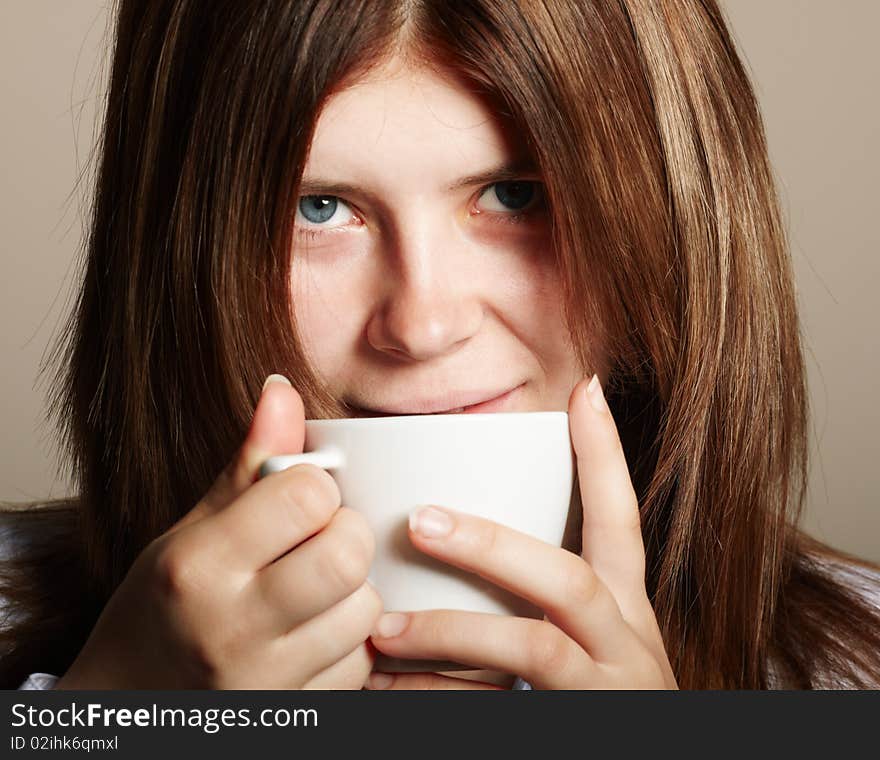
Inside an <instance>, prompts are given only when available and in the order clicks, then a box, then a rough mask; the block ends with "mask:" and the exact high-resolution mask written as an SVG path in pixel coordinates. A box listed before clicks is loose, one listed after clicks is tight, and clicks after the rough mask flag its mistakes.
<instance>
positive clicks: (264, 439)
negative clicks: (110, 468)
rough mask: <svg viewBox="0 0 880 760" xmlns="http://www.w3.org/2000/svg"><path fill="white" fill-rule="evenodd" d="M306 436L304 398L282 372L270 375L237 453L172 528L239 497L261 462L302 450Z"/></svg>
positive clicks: (192, 520)
mask: <svg viewBox="0 0 880 760" xmlns="http://www.w3.org/2000/svg"><path fill="white" fill-rule="evenodd" d="M304 440H305V413H304V411H303V403H302V398H301V397H300V395H299V393H297V392H296V390H294V388H293V387H291V385H290V381H289V380H288V379H287V378H286V377H283V376H282V375H269V377H268V378H266V382H265V383H264V384H263V390H262V393H261V395H260V399H259V401H258V402H257V407H256V409H255V410H254V416H253V419H252V420H251V426H250V428H249V429H248V432H247V435H246V436H245V439H244V442H243V443H242V445H241V447H240V448H239V450H238V451H237V452H236V454H235V456H234V457H233V458H232V460H231V461H230V462H229V464H228V465H227V466H226V467H225V468H224V469H223V471H222V472H221V473H220V475H219V476H218V477H217V480H216V481H214V484H213V485H212V486H211V488H210V489H209V491H208V493H207V494H205V496H204V497H203V498H202V499H201V500H200V501H199V503H198V504H197V505H196V506H195V507H194V508H193V509H192V510H190V512H188V513H187V514H186V515H184V517H183V518H181V519H180V520H179V521H178V522H177V523H175V525H174V526H173V528H172V530H177V529H179V528H181V527H183V526H185V525H189V524H191V523H192V522H195V521H197V520H200V519H201V518H203V517H206V516H208V515H210V514H214V513H216V512H218V511H219V510H221V509H223V508H224V507H225V506H227V505H228V504H229V503H231V502H232V501H233V500H235V499H236V498H238V496H240V495H241V494H242V493H243V492H244V491H245V489H246V488H248V486H250V485H251V484H252V483H253V482H254V481H255V480H256V477H257V473H258V472H259V467H260V465H261V464H262V463H263V462H264V461H265V460H266V459H267V458H268V457H270V456H273V455H276V454H299V453H300V452H302V449H303V442H304Z"/></svg>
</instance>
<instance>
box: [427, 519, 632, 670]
mask: <svg viewBox="0 0 880 760" xmlns="http://www.w3.org/2000/svg"><path fill="white" fill-rule="evenodd" d="M410 540H411V541H412V543H413V544H414V545H415V546H416V547H417V548H418V549H420V550H421V551H423V552H425V553H426V554H429V555H431V556H432V557H436V558H437V559H441V560H443V561H444V562H448V563H449V564H451V565H455V566H456V567H460V568H462V569H464V570H468V571H470V572H472V573H476V574H477V575H479V576H481V577H482V578H485V579H486V580H487V581H490V582H491V583H493V584H495V585H496V586H501V587H502V588H506V589H507V590H508V591H511V592H513V593H514V594H516V595H517V596H520V597H522V598H523V599H527V600H528V601H530V602H532V604H534V605H536V606H538V607H540V608H541V609H542V610H543V611H544V613H545V614H546V615H547V618H548V619H549V620H550V621H551V622H552V623H553V624H554V625H556V626H558V627H559V628H561V629H562V630H563V631H565V632H566V633H567V634H568V635H569V636H571V637H572V638H573V639H574V640H575V641H577V642H578V643H579V644H580V645H581V646H583V647H584V648H585V649H586V650H587V651H588V652H589V653H590V654H591V655H592V656H593V657H594V658H596V659H597V660H600V661H602V662H614V661H617V660H619V659H620V657H621V656H622V653H623V652H626V651H627V647H628V646H629V645H630V637H631V635H632V634H631V631H630V630H629V627H628V626H627V625H626V623H625V621H624V620H623V617H622V616H621V614H620V610H619V609H618V607H617V602H616V601H615V599H614V597H613V596H612V595H611V592H610V591H609V590H608V589H607V587H606V586H605V584H604V583H602V580H601V579H600V578H599V577H598V576H597V575H596V573H594V572H593V570H592V569H591V568H590V566H589V565H588V564H587V563H586V562H584V561H583V559H581V558H580V557H578V556H577V555H576V554H572V553H571V552H569V551H566V550H565V549H561V548H560V547H558V546H552V545H551V544H548V543H546V542H544V541H541V540H539V539H537V538H534V537H533V536H529V535H526V534H525V533H521V532H519V531H516V530H513V529H512V528H508V527H507V526H504V525H499V524H498V523H495V522H492V521H491V520H486V519H484V518H481V517H475V516H474V515H469V514H465V513H463V512H455V511H453V510H451V509H447V508H440V507H428V508H423V509H421V510H419V511H417V512H415V513H413V515H411V517H410ZM518 675H522V674H521V673H520V674H518Z"/></svg>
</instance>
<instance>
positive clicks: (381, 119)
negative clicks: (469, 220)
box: [306, 60, 525, 177]
mask: <svg viewBox="0 0 880 760" xmlns="http://www.w3.org/2000/svg"><path fill="white" fill-rule="evenodd" d="M524 147H525V146H524V143H523V141H522V139H521V136H520V135H519V134H518V133H517V130H516V129H515V127H514V126H513V125H512V124H511V123H510V121H509V120H506V119H503V118H502V117H501V116H500V115H499V114H498V111H497V109H495V108H494V107H493V105H492V103H491V102H490V101H489V99H488V98H486V97H485V96H483V95H480V94H478V93H476V92H475V91H474V89H473V87H472V86H470V85H469V83H468V82H467V80H466V79H465V78H464V77H462V76H460V75H457V74H455V73H454V72H448V73H444V74H440V73H437V72H435V71H433V70H430V69H426V68H421V67H419V68H416V67H413V66H411V65H409V64H403V63H400V62H398V61H396V60H392V61H391V62H388V63H385V64H383V65H382V66H381V67H379V68H377V69H373V70H372V71H371V72H370V73H369V74H368V75H367V76H365V77H363V78H361V79H359V80H357V81H355V82H354V83H353V84H349V85H348V86H346V87H345V88H344V89H341V90H339V91H338V92H336V93H334V94H333V95H331V96H330V98H329V99H328V100H327V102H326V104H325V106H324V108H323V109H322V111H321V113H320V115H319V117H318V122H317V124H316V127H315V132H314V136H313V138H312V143H311V146H310V151H309V159H308V165H309V166H310V167H316V168H319V170H320V173H321V174H322V175H325V174H328V173H331V172H351V171H357V170H358V169H361V170H367V169H370V168H373V169H375V168H377V167H378V166H380V165H384V166H385V167H387V168H391V167H393V168H394V171H400V170H401V168H402V167H411V164H412V163H413V162H417V164H418V165H417V167H416V168H418V169H420V171H421V172H422V173H423V174H428V173H436V175H437V176H438V177H441V176H443V175H446V174H449V175H453V174H456V172H457V171H458V170H459V169H461V168H465V169H467V168H473V165H474V163H475V162H479V164H480V165H481V166H482V165H484V164H487V163H492V162H493V160H494V161H500V160H505V159H509V158H514V157H516V158H519V157H524V156H525V149H524ZM306 173H308V171H307V172H306Z"/></svg>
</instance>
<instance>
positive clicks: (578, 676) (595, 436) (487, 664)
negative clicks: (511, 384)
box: [370, 378, 677, 689]
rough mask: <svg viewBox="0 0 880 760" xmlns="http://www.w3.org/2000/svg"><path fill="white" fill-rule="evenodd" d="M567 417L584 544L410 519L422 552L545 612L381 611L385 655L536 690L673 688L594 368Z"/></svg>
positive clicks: (398, 685) (466, 685)
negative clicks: (495, 674) (449, 664)
mask: <svg viewBox="0 0 880 760" xmlns="http://www.w3.org/2000/svg"><path fill="white" fill-rule="evenodd" d="M569 425H570V428H571V437H572V444H573V447H574V450H575V454H576V456H577V470H578V479H579V481H580V494H581V502H582V505H583V532H582V536H583V539H582V554H581V556H580V557H578V556H577V555H575V554H573V553H572V552H569V551H567V550H565V549H562V548H559V547H555V546H551V545H550V544H547V543H545V542H543V541H540V540H538V539H535V538H532V537H530V536H527V535H525V534H523V533H520V532H518V531H515V530H512V529H510V528H507V527H504V526H502V525H499V524H498V523H495V522H491V521H489V520H484V519H482V518H477V517H473V516H470V515H466V514H463V513H460V512H455V511H453V510H450V509H446V508H442V509H441V508H435V507H429V508H425V509H422V510H420V511H419V512H417V513H416V514H415V515H414V516H413V518H412V519H411V524H410V540H411V541H412V543H413V544H414V545H415V546H416V547H418V548H419V549H420V550H421V551H423V552H424V553H425V554H429V555H430V556H432V557H436V558H437V559H440V560H442V561H444V562H448V563H449V564H451V565H456V566H457V567H460V568H462V569H464V570H468V571H470V572H473V573H476V574H478V575H480V576H482V577H483V578H485V579H486V580H489V581H491V582H492V583H494V584H496V585H498V586H501V587H503V588H506V589H508V590H509V591H512V592H513V593H515V594H517V595H518V596H521V597H523V598H524V599H527V600H529V601H531V602H532V603H533V604H535V605H536V606H538V607H539V608H540V609H542V610H543V611H544V613H545V618H544V619H543V620H536V619H531V618H517V617H509V616H505V615H491V614H483V613H475V612H463V611H456V610H426V611H423V612H410V613H400V612H389V613H386V614H385V615H383V616H382V618H380V620H379V622H378V623H377V625H376V629H375V631H374V632H373V636H372V642H373V645H374V646H375V647H376V648H377V649H378V650H379V651H381V652H384V653H385V654H387V655H390V656H392V657H403V658H417V659H428V660H451V661H453V662H458V663H461V664H462V665H469V666H472V667H473V668H479V669H489V670H495V671H501V672H503V673H511V674H517V675H519V676H520V677H522V678H524V679H525V680H526V681H528V682H529V683H530V684H531V685H532V686H533V687H534V688H536V689H675V688H677V684H676V681H675V676H674V674H673V672H672V668H671V667H670V665H669V658H668V657H667V655H666V650H665V647H664V645H663V640H662V638H661V635H660V629H659V626H658V625H657V618H656V616H655V615H654V610H653V609H652V607H651V603H650V601H649V600H648V595H647V591H646V590H645V549H644V544H643V543H642V533H641V527H640V520H639V509H638V501H637V499H636V495H635V491H634V489H633V486H632V482H631V480H630V477H629V470H628V469H627V465H626V460H625V458H624V454H623V448H622V447H621V444H620V438H619V437H618V434H617V427H616V425H615V424H614V419H613V418H612V416H611V413H610V412H609V411H608V407H607V405H606V404H605V400H604V396H603V394H602V389H601V387H600V385H599V381H598V378H597V379H595V380H594V382H592V383H591V384H590V385H589V386H588V384H587V382H586V381H585V380H584V381H581V382H580V383H578V384H577V385H576V386H575V388H574V390H573V391H572V393H571V397H570V399H569ZM370 687H371V688H393V689H473V688H497V687H495V686H492V685H490V684H482V683H478V682H474V681H467V680H464V679H459V678H452V677H448V676H444V675H439V674H421V673H420V674H395V675H394V676H391V680H390V681H389V677H388V676H386V675H385V674H374V675H373V677H372V678H371V681H370Z"/></svg>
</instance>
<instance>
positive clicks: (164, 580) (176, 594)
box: [154, 542, 202, 600]
mask: <svg viewBox="0 0 880 760" xmlns="http://www.w3.org/2000/svg"><path fill="white" fill-rule="evenodd" d="M154 567H155V572H154V579H155V581H156V584H157V586H158V591H159V593H160V594H161V595H162V596H163V597H164V598H166V599H170V600H180V599H183V598H186V597H188V596H190V595H191V594H192V593H193V591H194V590H195V589H196V588H198V586H199V582H198V579H199V578H200V577H201V575H202V573H201V570H200V569H199V568H198V566H197V563H196V562H195V561H194V559H193V557H192V555H191V553H190V552H188V551H186V549H185V547H184V546H183V545H182V543H181V542H168V543H166V544H165V545H164V546H162V547H160V548H159V549H158V550H157V552H156V558H155V560H154Z"/></svg>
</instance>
